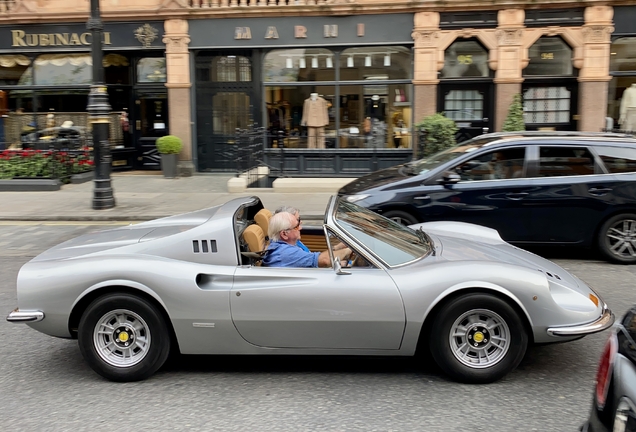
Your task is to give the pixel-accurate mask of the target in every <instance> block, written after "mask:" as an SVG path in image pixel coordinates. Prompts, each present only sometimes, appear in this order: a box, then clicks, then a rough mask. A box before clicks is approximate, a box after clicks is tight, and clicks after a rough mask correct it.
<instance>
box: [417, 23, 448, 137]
mask: <svg viewBox="0 0 636 432" xmlns="http://www.w3.org/2000/svg"><path fill="white" fill-rule="evenodd" d="M414 24H415V25H414V27H415V28H414V29H413V33H412V34H411V36H412V37H413V40H415V50H414V56H415V58H414V59H413V63H414V71H413V74H414V76H413V87H414V88H413V93H414V100H413V112H414V113H415V114H414V117H415V118H414V120H415V123H416V124H417V123H419V122H420V121H421V120H422V119H423V118H424V117H426V116H429V115H431V114H435V112H436V110H437V85H438V84H439V79H438V78H437V72H438V70H440V69H441V68H443V67H444V52H443V51H442V52H441V53H440V50H439V48H438V44H439V38H440V29H439V13H437V12H418V13H416V14H415V22H414ZM440 54H441V55H440Z"/></svg>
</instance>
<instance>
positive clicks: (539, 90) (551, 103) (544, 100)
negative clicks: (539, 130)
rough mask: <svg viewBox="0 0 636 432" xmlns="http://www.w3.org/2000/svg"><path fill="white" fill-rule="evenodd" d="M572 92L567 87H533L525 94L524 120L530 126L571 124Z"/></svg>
mask: <svg viewBox="0 0 636 432" xmlns="http://www.w3.org/2000/svg"><path fill="white" fill-rule="evenodd" d="M570 96H571V95H570V91H569V90H568V89H567V88H566V87H556V86H554V87H532V88H529V89H527V90H526V91H525V92H524V93H523V112H524V120H525V122H526V124H529V125H541V124H551V123H569V121H570Z"/></svg>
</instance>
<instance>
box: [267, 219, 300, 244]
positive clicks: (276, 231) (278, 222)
mask: <svg viewBox="0 0 636 432" xmlns="http://www.w3.org/2000/svg"><path fill="white" fill-rule="evenodd" d="M296 224H298V221H297V220H296V217H295V216H294V215H293V214H291V213H288V212H280V213H275V214H274V215H273V216H272V218H271V219H270V220H269V229H268V232H267V234H268V235H269V239H270V240H271V241H279V240H280V233H281V231H286V230H288V229H292V228H294V227H295V226H296Z"/></svg>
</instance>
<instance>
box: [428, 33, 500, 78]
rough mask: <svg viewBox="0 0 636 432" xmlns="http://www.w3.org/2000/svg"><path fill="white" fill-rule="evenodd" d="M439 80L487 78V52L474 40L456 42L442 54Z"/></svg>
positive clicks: (488, 70)
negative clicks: (442, 65)
mask: <svg viewBox="0 0 636 432" xmlns="http://www.w3.org/2000/svg"><path fill="white" fill-rule="evenodd" d="M440 76H441V78H479V77H483V78H487V77H489V76H490V69H489V68H488V51H487V50H486V48H484V47H483V46H481V44H480V43H479V42H477V41H476V40H462V41H456V42H453V43H452V44H451V46H449V47H448V48H447V49H446V51H445V52H444V69H442V71H441V73H440Z"/></svg>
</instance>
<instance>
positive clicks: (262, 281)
mask: <svg viewBox="0 0 636 432" xmlns="http://www.w3.org/2000/svg"><path fill="white" fill-rule="evenodd" d="M347 271H348V272H350V273H351V274H337V273H336V272H335V271H334V270H333V269H330V268H266V267H257V266H254V267H247V266H245V267H239V268H238V270H237V272H236V274H235V277H234V286H233V288H232V293H231V296H230V305H231V310H232V320H233V321H234V325H235V326H236V329H237V330H238V332H239V333H240V334H241V336H242V337H243V338H244V339H245V340H246V341H248V342H249V343H252V344H254V345H257V346H261V347H271V348H323V349H338V348H339V349H374V350H397V349H399V348H400V344H401V341H402V336H403V333H404V328H405V324H406V317H405V313H404V305H403V303H402V297H401V295H400V293H399V291H398V289H397V287H396V285H395V283H394V282H393V280H392V279H391V278H390V277H389V275H388V274H387V273H386V272H385V271H384V270H382V269H379V268H356V267H354V268H351V269H348V270H347Z"/></svg>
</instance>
